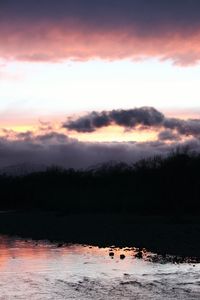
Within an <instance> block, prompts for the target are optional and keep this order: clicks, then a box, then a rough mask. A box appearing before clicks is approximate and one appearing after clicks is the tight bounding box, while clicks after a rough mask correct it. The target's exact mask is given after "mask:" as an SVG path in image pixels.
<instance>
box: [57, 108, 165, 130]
mask: <svg viewBox="0 0 200 300" xmlns="http://www.w3.org/2000/svg"><path fill="white" fill-rule="evenodd" d="M163 120H164V115H163V114H162V113H161V112H159V111H157V110H156V109H155V108H153V107H141V108H134V109H128V110H122V109H121V110H112V111H103V112H95V111H93V112H91V113H89V114H87V115H85V116H82V117H80V118H77V119H76V120H72V119H68V120H67V122H65V123H64V124H63V127H64V128H67V129H69V130H75V131H77V132H93V131H95V130H97V129H98V128H101V127H106V126H109V125H111V124H116V125H119V126H123V127H125V128H134V127H136V126H138V125H141V126H148V127H150V126H158V125H160V124H161V123H162V122H163Z"/></svg>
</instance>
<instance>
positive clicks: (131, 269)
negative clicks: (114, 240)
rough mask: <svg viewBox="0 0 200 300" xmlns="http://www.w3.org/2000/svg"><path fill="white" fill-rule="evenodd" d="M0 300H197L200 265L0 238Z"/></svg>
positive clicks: (132, 253)
mask: <svg viewBox="0 0 200 300" xmlns="http://www.w3.org/2000/svg"><path fill="white" fill-rule="evenodd" d="M122 254H124V255H125V258H124V259H121V258H123V257H122V256H121V258H120V255H122ZM137 256H138V257H137ZM141 256H142V258H141ZM0 299H5V300H11V299H26V300H27V299H32V300H36V299H37V300H38V299H41V300H46V299H56V300H59V299H83V300H86V299H87V300H88V299H95V300H98V299H102V300H105V299H108V300H109V299H113V300H114V299H115V300H118V299H119V300H121V299H155V300H156V299H200V264H198V263H191V262H183V263H177V260H173V258H172V257H171V258H169V259H164V260H163V259H158V257H157V256H155V255H154V254H152V253H149V252H147V251H145V250H142V251H140V252H139V255H138V250H137V249H135V248H129V249H119V248H98V247H92V246H85V245H63V244H50V243H49V242H44V241H43V242H35V241H31V240H22V239H18V238H15V239H14V238H9V237H5V236H1V237H0Z"/></svg>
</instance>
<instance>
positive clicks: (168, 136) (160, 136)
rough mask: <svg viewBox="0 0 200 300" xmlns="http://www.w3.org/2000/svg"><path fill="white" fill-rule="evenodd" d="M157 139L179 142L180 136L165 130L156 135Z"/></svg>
mask: <svg viewBox="0 0 200 300" xmlns="http://www.w3.org/2000/svg"><path fill="white" fill-rule="evenodd" d="M158 139H159V140H160V141H179V140H180V136H179V135H178V134H177V133H174V132H173V131H172V130H169V129H166V130H163V131H161V132H160V133H159V134H158Z"/></svg>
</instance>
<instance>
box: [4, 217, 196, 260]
mask: <svg viewBox="0 0 200 300" xmlns="http://www.w3.org/2000/svg"><path fill="white" fill-rule="evenodd" d="M0 234H6V235H10V236H20V237H23V238H32V239H35V240H43V239H46V240H50V241H52V242H54V241H59V242H66V243H76V244H77V243H78V244H88V245H96V246H100V247H105V246H111V245H115V246H118V247H133V246H134V247H141V248H143V247H144V248H146V249H148V250H149V251H152V252H155V253H158V254H163V255H164V254H172V255H180V256H184V257H186V256H189V257H197V258H198V259H200V218H199V217H198V216H186V215H185V216H182V217H180V216H179V217H176V216H136V215H133V214H68V215H66V214H61V213H44V212H42V213H41V212H34V213H33V212H32V213H30V212H2V213H1V214H0Z"/></svg>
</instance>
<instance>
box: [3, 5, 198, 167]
mask: <svg viewBox="0 0 200 300" xmlns="http://www.w3.org/2000/svg"><path fill="white" fill-rule="evenodd" d="M199 86H200V2H199V1H198V0H173V1H172V0H169V1H164V0H163V1H162V0H151V1H149V0H101V1H95V0H84V1H83V0H59V1H58V0H40V1H33V0H26V1H25V0H18V1H14V0H1V1H0V154H1V157H0V167H1V168H2V167H6V166H9V165H12V164H21V163H34V164H36V163H37V164H46V165H50V164H58V165H61V166H64V167H75V168H79V167H80V168H82V167H88V166H90V165H95V164H98V163H101V162H106V161H109V160H115V161H125V162H133V161H135V160H137V159H140V158H143V157H146V156H152V155H157V154H167V153H169V152H170V151H172V150H173V149H175V148H177V147H179V146H181V147H189V148H190V149H192V150H194V151H199V148H200V90H199Z"/></svg>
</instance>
